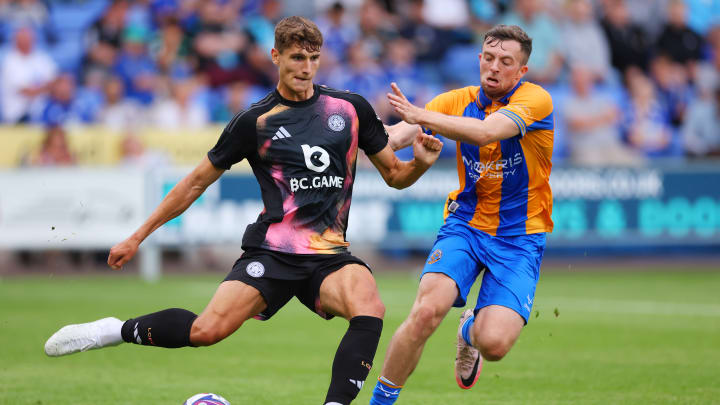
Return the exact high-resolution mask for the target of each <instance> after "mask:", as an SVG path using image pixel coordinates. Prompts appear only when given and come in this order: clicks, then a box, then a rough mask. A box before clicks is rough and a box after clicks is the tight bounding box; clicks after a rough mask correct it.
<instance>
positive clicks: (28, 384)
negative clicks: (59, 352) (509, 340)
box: [0, 269, 720, 405]
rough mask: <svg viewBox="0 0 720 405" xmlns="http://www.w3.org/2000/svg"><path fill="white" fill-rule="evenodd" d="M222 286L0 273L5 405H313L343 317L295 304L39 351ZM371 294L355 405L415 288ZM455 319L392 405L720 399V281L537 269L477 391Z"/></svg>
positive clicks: (402, 278) (202, 281)
mask: <svg viewBox="0 0 720 405" xmlns="http://www.w3.org/2000/svg"><path fill="white" fill-rule="evenodd" d="M221 278H222V275H213V276H168V277H166V278H165V279H164V280H163V281H162V282H160V283H158V284H152V285H151V284H145V283H143V282H141V281H139V280H138V279H137V278H136V277H135V276H128V275H119V274H118V273H114V274H112V275H108V276H83V277H80V276H77V277H51V276H34V277H27V278H18V277H12V278H5V279H1V280H0V404H3V405H5V404H8V405H9V404H12V405H20V404H32V405H40V404H43V405H63V404H72V405H78V404H81V405H82V404H123V405H125V404H128V405H130V404H175V405H179V404H180V403H181V402H182V401H183V400H184V399H185V398H187V397H189V396H190V395H192V394H194V393H197V392H208V391H209V392H216V393H219V394H221V395H223V396H225V397H226V398H228V399H229V400H230V401H231V402H232V404H233V405H243V404H273V405H274V404H319V403H321V401H322V399H323V398H324V396H325V392H326V389H327V384H328V381H329V370H330V365H331V362H332V358H333V354H334V352H335V349H336V346H337V344H338V342H339V339H340V336H342V334H343V333H344V331H345V329H346V322H345V321H343V320H342V319H335V320H332V321H329V322H327V321H323V320H321V319H320V318H319V317H317V316H315V315H314V314H312V313H310V312H309V311H307V310H306V309H305V307H303V306H302V305H301V304H299V303H298V302H297V301H295V300H293V301H291V302H290V304H288V305H287V306H286V307H285V308H284V309H283V310H282V311H281V312H280V313H279V314H278V315H276V316H275V317H274V318H273V319H272V320H271V321H269V322H258V321H249V322H247V323H246V324H245V325H244V326H243V327H242V328H241V329H240V330H239V331H238V332H236V333H235V334H234V335H233V336H231V337H230V338H228V339H226V340H225V341H223V342H221V343H219V344H218V345H215V346H213V347H209V348H199V349H192V348H183V349H174V350H167V349H158V348H149V347H139V346H134V345H133V346H131V345H121V346H119V347H114V348H109V349H105V350H96V351H91V352H87V353H81V354H77V355H73V356H68V357H62V358H48V357H46V356H45V354H44V353H43V344H44V342H45V340H46V339H47V338H48V337H49V336H50V335H51V334H52V333H53V332H55V331H56V330H57V329H58V328H59V327H61V326H62V325H65V324H68V323H76V322H84V321H89V320H94V319H97V318H101V317H105V316H109V315H113V316H117V317H119V318H122V319H126V318H129V317H132V316H136V315H141V314H145V313H148V312H152V311H155V310H160V309H164V308H169V307H175V306H178V307H185V308H188V309H191V310H193V311H196V312H199V311H201V310H202V309H203V307H204V305H205V303H206V302H207V300H208V299H209V297H210V296H211V295H212V293H213V291H214V289H215V288H216V286H217V283H218V281H219V280H220V279H221ZM378 284H379V287H380V291H381V294H382V297H383V300H384V301H385V303H386V305H387V308H388V312H387V317H386V323H385V325H386V326H385V330H384V332H383V336H382V340H381V342H380V348H379V350H378V355H377V357H376V359H375V364H376V365H375V368H374V369H373V370H372V372H371V374H370V377H369V378H368V383H367V385H366V387H365V388H364V389H363V390H362V392H361V393H360V396H359V398H358V400H357V401H356V402H355V403H358V404H363V403H364V404H367V402H368V400H369V396H370V391H371V390H372V387H373V386H374V380H375V379H376V378H377V375H378V372H379V371H380V365H381V364H382V361H383V358H384V353H385V348H386V347H387V344H388V341H389V339H390V337H391V336H392V333H393V332H394V331H395V329H396V327H397V326H398V324H399V323H400V322H401V321H402V320H403V319H404V317H405V316H406V315H407V312H408V310H409V308H410V304H411V303H412V300H413V298H414V296H415V288H416V287H417V281H416V275H414V274H407V273H402V274H387V273H382V272H380V275H379V276H378ZM475 294H476V293H475V292H474V291H473V293H472V296H471V297H472V298H471V302H474V300H475ZM555 309H557V313H558V316H555V314H554V312H555ZM458 315H459V310H458V309H455V310H453V311H451V313H450V315H449V316H448V318H447V319H446V321H445V322H444V323H443V324H442V325H441V326H440V328H439V330H438V331H437V332H436V333H435V335H433V337H432V338H431V339H430V341H429V342H428V344H427V346H426V348H425V352H424V355H423V357H422V359H421V361H420V364H419V366H418V368H417V369H416V371H415V373H414V374H413V375H412V377H411V378H410V380H409V381H408V384H407V385H406V388H405V389H404V390H403V393H402V395H401V399H400V401H399V402H398V403H399V404H454V403H463V402H460V401H466V402H465V403H474V404H713V403H714V404H720V384H718V382H719V381H720V271H710V272H707V271H706V272H690V271H681V270H678V271H675V272H649V271H642V272H633V271H630V270H627V271H624V270H620V269H613V270H612V271H605V272H581V273H577V272H569V271H563V272H558V271H555V272H548V271H546V272H545V273H544V274H543V276H542V278H541V281H540V284H539V286H538V291H537V296H536V301H535V307H534V308H533V315H532V319H531V322H530V324H529V325H528V327H527V328H526V330H525V331H523V334H522V335H521V336H520V339H519V340H518V342H517V344H516V345H515V347H514V348H513V350H512V351H511V352H510V354H509V355H508V356H507V357H506V358H505V359H504V360H503V361H501V362H498V363H486V364H485V367H484V370H483V374H482V376H481V378H480V381H479V382H478V384H477V386H476V387H475V388H473V389H472V390H470V391H463V390H460V389H459V388H457V386H456V385H455V380H454V377H453V371H452V364H453V359H454V354H455V349H454V335H455V332H456V327H457V324H456V319H457V316H458ZM536 315H537V316H536Z"/></svg>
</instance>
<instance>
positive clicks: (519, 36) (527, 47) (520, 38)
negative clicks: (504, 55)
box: [483, 24, 532, 65]
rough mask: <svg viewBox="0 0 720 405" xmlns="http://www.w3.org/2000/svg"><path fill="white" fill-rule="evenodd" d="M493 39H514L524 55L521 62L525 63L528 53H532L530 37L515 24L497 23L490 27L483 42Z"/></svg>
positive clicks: (528, 56)
mask: <svg viewBox="0 0 720 405" xmlns="http://www.w3.org/2000/svg"><path fill="white" fill-rule="evenodd" d="M494 41H501V42H502V41H516V42H518V43H519V44H520V50H521V51H522V53H523V54H524V55H525V59H524V60H523V61H522V64H523V65H524V64H526V63H527V61H528V59H530V54H531V53H532V38H530V36H529V35H528V34H527V32H525V31H524V30H523V29H522V28H520V27H518V26H517V25H505V24H499V25H496V26H494V27H492V28H490V31H488V32H486V33H485V39H484V40H483V44H485V43H486V42H494Z"/></svg>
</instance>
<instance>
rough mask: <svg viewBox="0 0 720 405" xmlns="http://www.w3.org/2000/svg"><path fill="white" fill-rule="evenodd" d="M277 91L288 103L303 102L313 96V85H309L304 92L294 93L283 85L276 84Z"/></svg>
mask: <svg viewBox="0 0 720 405" xmlns="http://www.w3.org/2000/svg"><path fill="white" fill-rule="evenodd" d="M277 91H278V93H280V96H282V98H284V99H285V100H288V101H305V100H309V99H310V98H311V97H312V96H313V94H315V85H313V84H312V83H311V85H310V86H309V87H308V88H307V89H306V90H304V91H300V92H296V91H294V90H292V89H291V88H290V87H288V86H285V85H283V83H282V82H280V83H278V85H277Z"/></svg>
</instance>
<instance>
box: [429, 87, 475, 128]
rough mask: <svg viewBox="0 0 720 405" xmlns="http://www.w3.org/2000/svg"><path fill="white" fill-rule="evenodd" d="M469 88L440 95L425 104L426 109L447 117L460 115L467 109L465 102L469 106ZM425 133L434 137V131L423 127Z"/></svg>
mask: <svg viewBox="0 0 720 405" xmlns="http://www.w3.org/2000/svg"><path fill="white" fill-rule="evenodd" d="M466 93H468V88H462V89H455V90H451V91H448V92H445V93H441V94H438V95H437V96H435V98H433V99H432V100H430V101H429V102H428V103H427V104H425V109H426V110H429V111H435V112H439V113H441V114H445V115H459V114H458V112H460V113H462V109H463V108H464V107H465V106H464V105H463V106H461V104H463V102H464V103H465V104H467V103H468V102H469V99H468V98H467V97H466V96H467V94H466ZM423 132H425V133H426V134H428V135H433V134H434V133H433V131H431V130H430V129H428V128H425V127H423Z"/></svg>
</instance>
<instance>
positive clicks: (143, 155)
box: [120, 131, 169, 168]
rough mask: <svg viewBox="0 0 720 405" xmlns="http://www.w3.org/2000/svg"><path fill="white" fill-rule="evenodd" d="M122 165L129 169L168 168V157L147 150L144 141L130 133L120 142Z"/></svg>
mask: <svg viewBox="0 0 720 405" xmlns="http://www.w3.org/2000/svg"><path fill="white" fill-rule="evenodd" d="M120 153H121V157H120V164H121V165H123V166H128V167H141V168H158V167H163V166H167V165H168V163H169V159H168V157H167V155H165V154H163V153H159V152H155V151H148V150H147V149H145V145H143V143H142V141H140V139H139V138H138V137H137V136H136V135H135V134H133V133H132V132H130V131H128V132H126V133H125V135H123V138H122V141H121V142H120Z"/></svg>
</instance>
